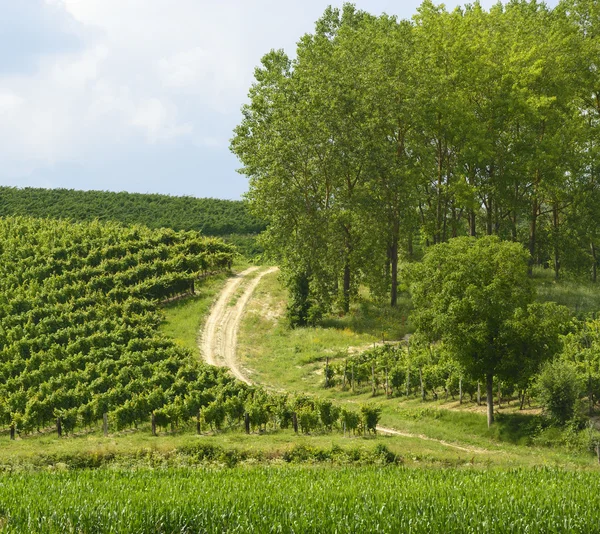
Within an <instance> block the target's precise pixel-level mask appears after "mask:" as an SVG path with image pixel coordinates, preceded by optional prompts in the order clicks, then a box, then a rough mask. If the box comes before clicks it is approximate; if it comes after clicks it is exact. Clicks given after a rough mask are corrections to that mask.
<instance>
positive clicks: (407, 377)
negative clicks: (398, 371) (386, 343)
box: [406, 340, 410, 397]
mask: <svg viewBox="0 0 600 534" xmlns="http://www.w3.org/2000/svg"><path fill="white" fill-rule="evenodd" d="M409 388H410V340H407V341H406V397H408V394H409V392H410V391H409Z"/></svg>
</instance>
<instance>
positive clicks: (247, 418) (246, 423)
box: [244, 412, 295, 434]
mask: <svg viewBox="0 0 600 534" xmlns="http://www.w3.org/2000/svg"><path fill="white" fill-rule="evenodd" d="M294 415H295V414H294ZM292 418H293V417H292ZM244 430H245V431H246V434H250V414H249V413H248V412H246V413H245V414H244Z"/></svg>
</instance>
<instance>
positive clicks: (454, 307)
mask: <svg viewBox="0 0 600 534" xmlns="http://www.w3.org/2000/svg"><path fill="white" fill-rule="evenodd" d="M527 265H528V254H527V251H526V250H525V249H524V248H523V246H522V245H520V244H519V243H511V242H508V241H500V240H499V239H498V238H497V237H495V236H488V237H482V238H480V239H475V238H472V237H459V238H456V239H452V240H450V241H449V242H448V243H441V244H438V245H436V246H434V247H431V248H430V249H428V251H427V252H426V254H425V257H424V258H423V261H422V262H421V263H419V264H418V265H415V267H416V268H414V269H412V270H411V271H412V272H411V278H412V284H411V293H412V298H413V305H414V311H413V319H414V322H415V325H416V327H417V329H418V331H421V332H423V333H425V334H426V335H427V336H428V337H429V338H430V339H432V340H437V339H439V340H442V341H444V343H445V344H446V346H447V347H448V348H449V349H450V350H451V352H452V353H453V355H454V356H455V357H456V359H457V360H458V361H459V362H460V363H461V364H462V365H463V366H464V368H465V370H466V372H468V373H469V374H470V375H471V376H473V377H476V378H479V377H482V378H483V377H485V381H486V386H487V403H488V424H491V423H492V421H493V390H492V388H493V380H494V377H495V376H499V377H501V378H506V379H511V380H514V379H515V377H517V378H519V377H526V378H530V377H531V375H533V373H535V372H537V371H538V370H539V366H540V365H541V364H542V362H543V361H544V360H545V359H548V358H550V357H552V356H553V354H554V353H556V352H557V351H558V349H559V345H558V335H559V333H560V332H561V327H562V326H563V322H565V321H566V320H567V319H568V313H566V310H563V309H562V307H560V306H557V305H556V304H553V303H547V304H535V305H534V304H532V301H533V297H534V292H533V286H532V283H531V280H530V278H529V277H528V276H527Z"/></svg>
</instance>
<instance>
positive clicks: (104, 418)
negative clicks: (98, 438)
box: [102, 412, 108, 437]
mask: <svg viewBox="0 0 600 534" xmlns="http://www.w3.org/2000/svg"><path fill="white" fill-rule="evenodd" d="M102 432H103V433H104V436H105V437H106V436H108V414H107V413H106V412H105V413H103V414H102Z"/></svg>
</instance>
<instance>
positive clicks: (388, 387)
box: [385, 367, 390, 398]
mask: <svg viewBox="0 0 600 534" xmlns="http://www.w3.org/2000/svg"><path fill="white" fill-rule="evenodd" d="M389 396H390V383H389V380H388V370H387V367H386V368H385V397H386V398H387V397H389Z"/></svg>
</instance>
